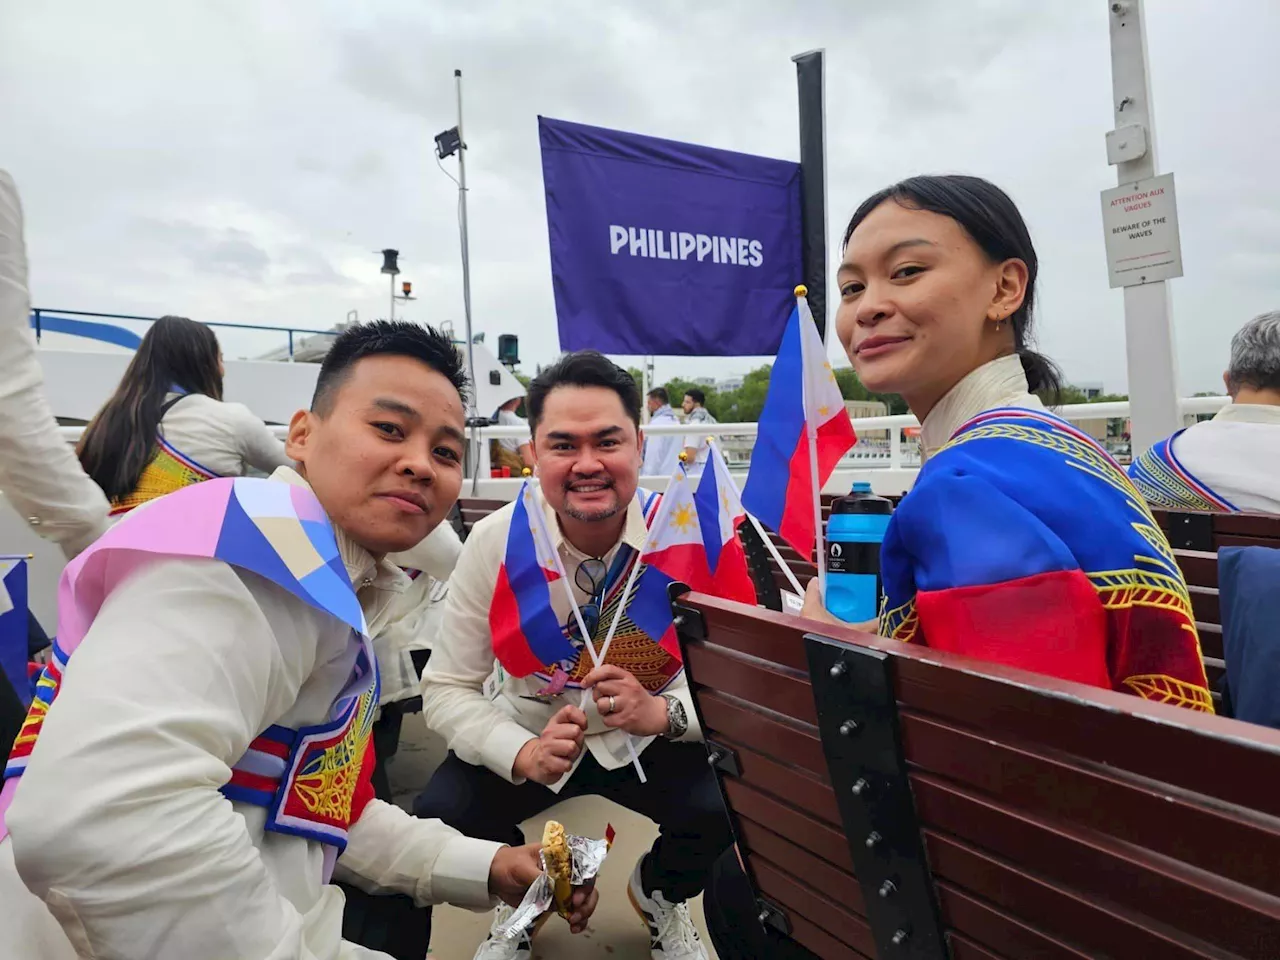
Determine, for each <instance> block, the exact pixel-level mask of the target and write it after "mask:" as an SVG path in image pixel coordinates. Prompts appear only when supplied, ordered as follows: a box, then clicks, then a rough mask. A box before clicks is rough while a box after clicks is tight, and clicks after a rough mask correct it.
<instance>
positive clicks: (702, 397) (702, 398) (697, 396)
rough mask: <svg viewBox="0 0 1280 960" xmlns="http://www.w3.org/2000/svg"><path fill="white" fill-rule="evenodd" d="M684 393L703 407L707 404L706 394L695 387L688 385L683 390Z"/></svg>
mask: <svg viewBox="0 0 1280 960" xmlns="http://www.w3.org/2000/svg"><path fill="white" fill-rule="evenodd" d="M684 395H685V396H686V397H688V398H689V399H690V400H692V401H693V402H694V403H696V404H697V405H698V406H700V407H705V406H706V405H707V395H706V394H705V393H703V392H702V391H701V390H699V389H698V388H697V387H690V388H689V389H688V390H686V391H685V392H684Z"/></svg>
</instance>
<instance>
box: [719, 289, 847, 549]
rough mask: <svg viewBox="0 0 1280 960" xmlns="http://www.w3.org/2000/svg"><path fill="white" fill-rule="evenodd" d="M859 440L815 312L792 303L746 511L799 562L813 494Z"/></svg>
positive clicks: (746, 491) (800, 301)
mask: <svg viewBox="0 0 1280 960" xmlns="http://www.w3.org/2000/svg"><path fill="white" fill-rule="evenodd" d="M857 439H858V438H857V435H856V434H855V433H854V431H853V424H852V423H850V422H849V416H848V414H846V413H845V409H844V398H843V397H841V395H840V387H839V385H838V384H837V383H836V378H835V373H834V372H833V371H832V369H831V363H830V362H829V361H828V360H827V354H826V348H825V347H824V346H823V344H822V339H821V338H820V337H819V336H818V328H817V327H816V326H814V323H813V314H811V313H810V312H809V305H808V303H807V302H806V301H805V299H804V297H802V296H800V297H797V298H796V307H795V309H794V310H793V311H792V312H791V319H790V320H789V321H788V323H787V330H786V332H785V333H784V334H783V336H782V346H781V347H780V348H779V349H778V358H777V360H775V361H774V364H773V371H772V373H771V374H770V376H769V392H768V393H767V394H766V396H765V401H764V409H763V410H762V411H761V413H760V428H759V433H758V434H757V436H756V445H755V449H754V450H752V451H751V470H750V472H749V473H748V474H747V483H746V486H745V487H744V488H743V491H742V503H743V505H744V506H745V507H746V508H747V509H748V510H750V511H751V512H752V513H753V514H754V515H755V516H756V517H758V518H759V519H760V520H763V521H764V522H765V523H766V524H768V525H769V526H770V527H771V528H772V529H773V530H774V531H775V532H776V533H777V534H778V535H779V536H780V537H782V539H783V540H785V541H787V543H789V544H791V546H792V547H794V548H795V549H796V550H797V551H798V552H799V554H800V555H801V556H802V557H808V556H810V555H811V554H812V553H813V547H814V537H815V536H816V533H817V526H816V522H815V519H814V506H813V504H814V498H815V496H816V491H819V490H821V489H822V485H823V484H825V483H826V482H827V480H828V478H830V476H831V474H832V472H833V471H834V470H835V468H836V464H837V463H839V462H840V458H841V457H843V456H844V455H845V453H846V452H847V451H848V449H849V448H850V447H852V446H853V445H854V444H855V443H856V442H857ZM810 444H812V445H813V446H814V447H815V448H816V456H813V455H811V452H810ZM815 463H816V466H817V470H816V474H817V475H816V476H815V475H814V474H815V471H814V469H813V465H814V464H815Z"/></svg>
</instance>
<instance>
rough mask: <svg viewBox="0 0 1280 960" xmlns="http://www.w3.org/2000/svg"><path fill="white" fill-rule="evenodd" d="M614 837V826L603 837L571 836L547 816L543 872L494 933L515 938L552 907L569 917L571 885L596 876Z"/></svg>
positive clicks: (575, 885)
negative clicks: (596, 838)
mask: <svg viewBox="0 0 1280 960" xmlns="http://www.w3.org/2000/svg"><path fill="white" fill-rule="evenodd" d="M613 837H614V832H613V827H609V828H608V829H607V830H606V831H605V838H604V839H603V840H592V839H590V838H588V837H574V836H570V835H568V834H566V833H565V832H564V826H563V825H562V824H559V823H557V822H556V821H554V820H548V821H547V825H546V827H544V828H543V831H542V873H540V874H538V879H536V880H534V881H533V884H532V885H531V886H530V887H529V889H528V890H527V891H526V892H525V895H524V899H523V900H521V901H520V906H518V907H516V909H515V912H514V913H512V914H511V916H510V918H509V919H508V920H507V922H506V923H504V924H503V925H502V926H501V927H499V928H498V929H497V930H496V931H495V935H496V936H497V937H499V938H500V939H504V940H514V939H515V938H516V937H518V936H520V934H521V933H522V932H524V931H525V930H527V929H529V928H530V927H532V926H533V925H534V924H535V923H536V922H537V920H538V918H539V917H541V916H542V915H543V914H544V913H546V912H547V911H549V910H552V909H554V910H555V911H556V913H558V914H560V916H562V917H568V916H569V900H570V898H571V897H572V896H573V890H574V888H575V887H580V886H582V885H583V884H585V883H590V882H591V881H592V880H594V879H595V878H596V874H598V873H599V872H600V867H601V866H602V865H603V864H604V858H605V857H606V856H607V855H608V853H609V848H610V847H611V846H612V845H613Z"/></svg>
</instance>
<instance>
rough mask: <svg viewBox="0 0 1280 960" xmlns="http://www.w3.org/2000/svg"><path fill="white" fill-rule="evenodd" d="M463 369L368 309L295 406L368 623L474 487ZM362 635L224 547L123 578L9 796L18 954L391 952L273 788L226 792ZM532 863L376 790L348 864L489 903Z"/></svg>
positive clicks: (425, 892)
mask: <svg viewBox="0 0 1280 960" xmlns="http://www.w3.org/2000/svg"><path fill="white" fill-rule="evenodd" d="M464 383H465V374H464V372H463V367H462V364H461V361H460V359H459V358H458V356H457V352H456V350H454V348H453V346H452V344H451V343H450V342H449V340H448V338H446V337H444V336H442V335H440V334H438V333H436V332H435V331H431V330H428V329H426V328H423V327H418V326H416V325H413V324H387V323H385V322H384V323H374V324H363V325H360V326H356V327H352V328H351V329H350V330H348V331H346V332H345V333H343V334H342V336H340V337H339V338H338V339H337V341H336V342H335V344H334V346H333V348H332V349H331V350H330V353H329V356H328V357H327V358H326V360H325V363H324V364H323V365H322V367H321V371H320V375H319V380H318V382H317V388H316V397H315V399H314V400H313V403H312V409H311V410H310V411H299V412H298V413H297V414H295V415H294V418H293V421H292V423H291V424H290V431H289V444H288V450H289V454H290V456H291V457H292V458H293V459H294V460H296V461H297V462H298V464H299V471H300V473H295V472H294V471H292V470H290V469H288V468H281V469H280V470H279V471H277V473H276V474H275V475H274V476H273V478H272V481H273V482H281V483H292V484H302V485H307V486H309V487H310V488H311V490H312V491H313V492H314V494H315V495H316V498H317V499H318V500H319V501H320V504H321V506H322V507H323V509H324V510H325V512H326V514H327V515H328V516H329V518H330V519H331V521H332V522H333V525H334V528H335V535H336V537H337V540H338V546H339V551H340V553H341V556H342V559H343V562H344V564H345V566H346V570H347V573H348V575H349V576H350V578H351V581H352V583H353V584H354V585H355V586H356V592H357V597H358V598H359V601H360V604H361V606H362V608H363V609H364V613H365V616H366V619H367V621H368V624H369V629H370V631H371V632H377V631H378V629H379V628H380V626H381V624H382V622H383V620H384V619H385V617H386V615H387V612H388V609H389V607H390V603H391V600H392V598H393V597H394V596H395V595H396V593H397V592H398V591H399V590H400V589H402V587H403V575H402V574H401V573H400V572H399V570H398V569H396V568H395V567H394V566H393V565H392V564H390V563H389V562H388V561H386V560H385V559H384V557H385V555H386V554H387V553H390V552H393V551H396V550H402V549H406V548H408V547H410V546H413V545H414V544H417V543H420V542H421V541H422V539H423V538H424V537H425V536H426V535H427V534H428V533H430V532H431V530H432V529H433V528H434V527H435V525H436V524H438V523H439V522H441V520H443V519H444V518H445V517H446V515H447V514H448V512H449V510H450V508H451V507H452V505H453V502H454V500H455V499H456V497H457V494H458V491H459V489H460V487H461V483H462V470H461V461H462V451H463V448H464V446H465V440H464V437H463V432H462V430H463V422H464V420H463V401H462V398H461V396H460V394H459V387H460V386H461V385H462V384H464ZM146 509H148V507H143V508H142V510H144V511H145V510H146ZM132 519H134V518H133V517H126V518H125V519H124V520H122V521H121V523H124V524H128V523H129V522H131V520H132ZM350 634H351V631H350V628H349V627H347V626H345V625H344V624H342V623H340V622H339V621H338V620H336V619H335V618H333V617H331V616H329V615H328V614H324V613H321V612H319V611H317V610H316V609H314V608H313V607H311V606H309V605H308V604H305V603H303V602H302V601H301V600H299V599H298V598H297V597H295V596H294V595H293V594H291V593H289V592H288V591H286V590H285V589H284V588H283V587H279V586H277V585H276V584H274V583H271V582H270V581H268V580H266V579H264V578H262V577H259V576H256V575H254V574H250V573H247V572H240V571H238V570H237V569H235V568H233V567H231V566H229V565H228V564H225V563H222V562H220V561H216V560H207V559H167V560H159V561H157V562H155V563H152V564H150V565H149V566H145V567H143V568H142V569H141V570H139V571H136V572H134V573H133V574H131V575H127V576H126V577H125V578H124V579H122V581H121V583H120V584H119V585H118V586H117V587H116V588H115V589H114V590H113V591H112V593H111V595H110V596H109V597H108V598H107V601H106V603H105V604H104V605H103V607H102V609H101V611H100V612H99V614H98V616H97V617H96V618H95V620H94V622H93V624H92V626H91V627H90V628H89V631H88V633H87V634H86V636H85V638H84V640H83V642H82V643H81V645H80V647H79V649H77V650H76V652H75V654H74V655H73V657H72V660H71V662H70V664H69V666H68V667H67V670H66V672H65V675H64V679H63V685H62V688H61V690H60V691H59V693H58V697H57V700H56V702H55V703H54V704H53V706H52V708H51V709H50V710H49V713H48V716H47V719H46V721H45V724H44V728H43V731H42V732H41V734H40V738H39V740H38V742H37V743H36V745H35V749H34V751H33V752H32V755H31V762H30V766H29V767H28V769H27V771H26V773H25V775H24V776H23V778H22V781H21V782H20V784H19V787H18V790H17V793H16V795H15V797H14V801H13V805H12V807H11V808H10V809H9V813H8V818H7V819H8V827H9V830H10V836H9V838H8V840H6V841H5V842H3V843H0V902H3V904H4V910H3V912H0V922H2V923H3V924H4V927H3V928H0V929H3V933H4V934H5V935H7V936H6V939H5V941H3V942H5V943H6V944H7V945H9V946H10V947H11V948H12V946H15V945H16V947H17V950H16V952H15V953H14V954H13V955H14V956H20V957H23V958H28V957H30V958H39V960H61V958H62V957H68V956H71V955H75V954H78V955H79V956H82V957H101V958H108V957H111V958H116V957H119V958H130V960H132V958H143V957H146V958H148V960H171V958H172V960H229V958H236V960H357V958H370V960H371V958H375V957H383V956H384V955H383V954H380V953H373V952H371V951H368V950H365V949H364V948H361V947H357V946H354V945H352V944H349V943H345V942H343V941H341V939H340V935H341V926H342V912H343V901H342V896H341V894H340V893H339V892H338V891H337V890H336V889H335V888H334V887H332V886H329V885H327V884H325V883H323V882H322V875H323V871H322V865H323V863H324V862H325V860H326V858H327V857H329V856H331V855H332V853H331V851H330V850H329V848H326V847H324V846H323V845H321V844H319V843H316V842H314V841H311V840H307V839H304V838H302V837H295V836H287V835H284V834H279V833H272V834H269V835H268V834H266V833H264V830H263V825H264V823H265V820H266V816H267V811H266V810H265V809H264V808H262V807H257V806H253V805H251V804H246V803H238V802H228V801H227V799H226V798H225V797H224V796H223V795H222V794H221V793H220V792H219V787H220V785H221V784H224V783H226V782H227V780H228V778H229V775H230V770H229V767H230V765H231V764H233V763H235V762H236V761H237V760H239V759H240V757H242V756H243V755H244V753H245V750H246V749H247V748H248V746H249V744H250V742H251V741H252V740H253V739H254V738H255V737H256V736H257V735H258V734H259V733H260V732H261V731H263V730H264V729H266V728H267V727H268V726H270V725H272V724H281V725H283V726H287V727H291V728H300V727H304V726H310V725H313V724H317V723H321V722H323V721H325V720H326V719H328V717H329V712H330V709H331V707H332V705H333V702H334V699H335V697H336V695H337V693H338V691H339V690H340V689H341V688H342V687H343V686H344V685H345V684H346V681H347V677H348V675H349V673H350V670H351V667H352V662H353V657H354V652H353V650H352V645H351V644H350V642H349V641H350ZM538 869H539V867H538V861H537V847H536V846H526V847H520V848H518V849H513V848H510V847H501V846H499V845H496V844H494V843H493V842H489V841H484V840H473V839H470V838H467V837H462V836H460V835H458V834H457V833H456V832H455V831H453V830H451V829H449V828H448V827H446V826H444V825H443V824H441V823H439V822H424V821H421V820H414V819H413V818H411V817H409V816H408V815H407V814H405V813H404V812H403V811H401V810H400V809H398V808H397V807H395V806H392V805H391V804H387V803H383V802H381V801H378V800H373V801H370V802H369V804H368V805H367V806H365V807H364V809H363V812H362V813H361V814H360V816H359V818H358V819H357V820H355V822H353V823H352V824H351V825H350V833H349V842H348V845H347V847H346V850H345V851H344V852H343V853H342V855H341V857H340V859H339V860H338V869H337V872H336V873H335V877H340V878H341V879H344V880H347V881H348V882H351V883H354V884H356V885H357V886H359V887H361V888H363V889H366V890H370V891H392V892H397V893H403V894H407V895H409V896H412V897H414V898H415V899H416V900H417V901H418V902H419V903H427V902H436V901H441V900H449V901H451V902H455V903H460V904H462V905H464V906H472V907H482V906H487V905H489V904H490V903H491V902H492V897H493V896H494V895H499V896H502V897H504V898H507V899H508V900H510V901H511V902H518V900H519V898H520V897H521V896H522V895H523V892H524V890H525V889H526V888H527V886H528V884H529V883H530V882H531V881H532V879H533V878H534V876H536V874H537V872H538ZM15 870H16V873H17V876H18V877H20V878H21V884H18V883H17V882H16V878H15V877H14V871H15ZM22 884H25V886H26V887H27V888H28V889H29V890H30V891H31V892H32V893H34V894H36V896H38V897H39V898H40V899H42V900H43V901H44V903H45V904H46V905H47V907H48V909H47V910H44V909H43V908H42V907H41V904H40V903H39V901H35V900H34V899H33V898H32V897H31V896H29V895H27V894H25V893H24V892H23V891H22ZM584 894H585V891H579V895H580V896H581V895H584ZM588 896H589V895H588ZM582 902H583V903H584V904H587V906H586V907H584V909H586V913H587V914H589V912H590V910H589V904H588V901H587V900H583V901H582ZM42 918H43V919H42ZM54 918H56V921H57V924H60V925H61V928H62V930H63V931H64V932H65V936H64V937H63V939H62V943H61V945H60V948H59V945H58V943H57V940H56V938H55V936H54V935H55V934H56V933H57V927H56V925H54V923H53V920H54ZM577 922H578V925H579V926H580V927H581V926H585V922H586V917H585V916H584V915H582V914H579V917H578V920H577ZM51 927H52V930H51V929H50V928H51ZM15 928H16V929H15ZM33 943H35V944H38V945H37V946H32V944H33Z"/></svg>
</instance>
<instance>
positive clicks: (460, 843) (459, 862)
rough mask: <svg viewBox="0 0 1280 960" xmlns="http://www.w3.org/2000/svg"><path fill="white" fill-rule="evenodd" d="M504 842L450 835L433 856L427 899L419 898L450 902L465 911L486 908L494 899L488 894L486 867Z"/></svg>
mask: <svg viewBox="0 0 1280 960" xmlns="http://www.w3.org/2000/svg"><path fill="white" fill-rule="evenodd" d="M503 846H505V844H501V843H494V842H493V841H491V840H477V839H475V838H474V837H454V838H453V839H451V840H449V841H448V842H447V843H446V844H445V845H444V849H443V850H441V851H440V855H439V856H438V857H437V858H436V862H435V868H434V869H433V870H432V871H431V877H430V880H429V883H430V884H431V895H430V897H429V898H427V897H424V896H421V895H420V896H419V897H418V899H419V901H427V900H429V901H434V902H436V903H451V904H453V905H454V906H457V907H465V908H467V909H469V910H488V909H490V908H491V907H493V906H494V905H495V904H496V903H497V901H496V900H495V899H494V898H493V897H492V896H491V895H490V893H489V868H490V867H491V866H492V865H493V858H494V855H495V854H497V852H498V851H499V850H501V849H502V848H503Z"/></svg>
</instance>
